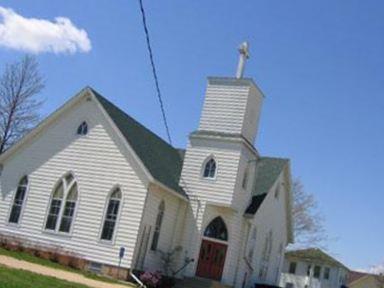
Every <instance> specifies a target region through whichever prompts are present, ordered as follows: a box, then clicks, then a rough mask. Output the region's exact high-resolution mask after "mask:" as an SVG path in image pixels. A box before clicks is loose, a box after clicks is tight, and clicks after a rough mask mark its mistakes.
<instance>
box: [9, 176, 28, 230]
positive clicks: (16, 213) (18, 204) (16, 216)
mask: <svg viewBox="0 0 384 288" xmlns="http://www.w3.org/2000/svg"><path fill="white" fill-rule="evenodd" d="M27 189H28V177H27V176H24V177H23V178H21V180H20V181H19V185H18V186H17V190H16V194H15V197H14V198H13V204H12V209H11V214H9V219H8V222H9V223H13V224H18V223H19V220H20V216H21V211H22V209H23V206H24V200H25V195H26V194H27Z"/></svg>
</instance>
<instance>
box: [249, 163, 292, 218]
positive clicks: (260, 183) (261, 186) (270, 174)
mask: <svg viewBox="0 0 384 288" xmlns="http://www.w3.org/2000/svg"><path fill="white" fill-rule="evenodd" d="M288 161H289V160H288V159H284V158H272V157H260V158H259V160H258V162H257V165H256V172H255V173H256V177H255V181H254V185H253V188H252V200H251V203H250V204H249V206H248V208H247V209H246V211H245V214H255V213H256V212H257V210H258V209H259V207H260V206H261V204H262V203H263V201H264V199H265V197H266V196H267V193H268V191H269V190H270V189H271V188H272V186H273V185H274V184H275V182H276V180H277V178H278V177H279V176H280V174H281V172H282V171H283V169H284V167H285V165H287V164H288Z"/></svg>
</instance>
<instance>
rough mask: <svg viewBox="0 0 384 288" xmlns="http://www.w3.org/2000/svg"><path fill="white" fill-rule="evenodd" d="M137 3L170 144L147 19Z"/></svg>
mask: <svg viewBox="0 0 384 288" xmlns="http://www.w3.org/2000/svg"><path fill="white" fill-rule="evenodd" d="M139 3H140V10H141V15H142V20H143V27H144V32H145V38H146V40H147V48H148V53H149V59H150V61H151V66H152V74H153V78H154V80H155V86H156V92H157V98H158V99H159V103H160V109H161V114H162V116H163V121H164V126H165V130H166V132H167V137H168V142H169V144H171V145H172V139H171V133H170V132H169V126H168V121H167V116H166V114H165V109H164V103H163V99H162V96H161V91H160V85H159V78H158V76H157V71H156V66H155V61H154V60H153V52H152V47H151V41H150V39H149V32H148V26H147V19H146V16H145V10H144V5H143V0H139Z"/></svg>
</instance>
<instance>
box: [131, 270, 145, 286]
mask: <svg viewBox="0 0 384 288" xmlns="http://www.w3.org/2000/svg"><path fill="white" fill-rule="evenodd" d="M129 275H130V276H131V277H132V278H133V280H135V281H136V283H137V284H139V287H143V288H147V286H145V285H144V283H143V282H141V281H140V279H139V278H137V276H136V275H135V274H133V272H132V271H130V272H129Z"/></svg>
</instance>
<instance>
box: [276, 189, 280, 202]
mask: <svg viewBox="0 0 384 288" xmlns="http://www.w3.org/2000/svg"><path fill="white" fill-rule="evenodd" d="M279 196H280V186H277V187H276V189H275V198H276V199H279Z"/></svg>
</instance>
